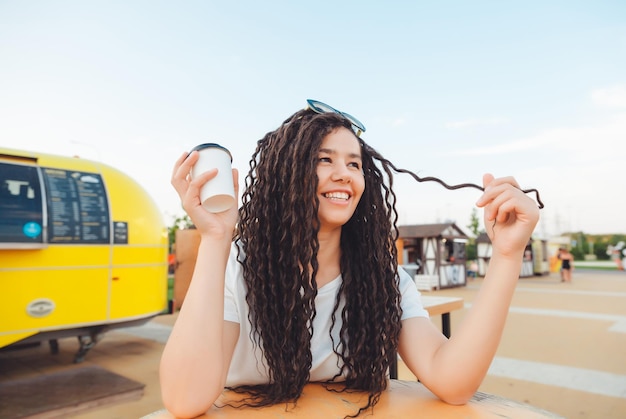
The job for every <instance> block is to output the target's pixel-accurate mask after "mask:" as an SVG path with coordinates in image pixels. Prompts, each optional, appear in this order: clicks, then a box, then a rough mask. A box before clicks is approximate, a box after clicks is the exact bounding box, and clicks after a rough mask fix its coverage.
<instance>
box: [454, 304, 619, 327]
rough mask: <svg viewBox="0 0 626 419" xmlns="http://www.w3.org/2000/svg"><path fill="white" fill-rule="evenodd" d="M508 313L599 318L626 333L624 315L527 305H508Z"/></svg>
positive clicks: (584, 318) (466, 306) (586, 318)
mask: <svg viewBox="0 0 626 419" xmlns="http://www.w3.org/2000/svg"><path fill="white" fill-rule="evenodd" d="M463 306H464V307H465V308H470V307H471V306H472V304H471V303H465V304H464V305H463ZM509 313H520V314H530V315H536V316H552V317H564V318H569V319H583V320H599V321H605V322H612V323H614V324H613V325H612V326H611V327H610V328H609V329H608V330H609V331H611V332H621V333H626V316H620V315H618V314H604V313H587V312H584V311H574V310H556V309H549V308H529V307H509Z"/></svg>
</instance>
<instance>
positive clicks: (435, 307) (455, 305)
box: [422, 295, 464, 316]
mask: <svg viewBox="0 0 626 419" xmlns="http://www.w3.org/2000/svg"><path fill="white" fill-rule="evenodd" d="M422 304H424V308H425V309H426V310H427V311H428V314H430V315H431V316H436V315H438V314H443V313H449V312H451V311H453V310H460V309H462V308H463V306H464V303H463V298H461V297H442V296H438V295H437V296H431V295H422Z"/></svg>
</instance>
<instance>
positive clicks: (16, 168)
mask: <svg viewBox="0 0 626 419" xmlns="http://www.w3.org/2000/svg"><path fill="white" fill-rule="evenodd" d="M43 240H44V239H43V211H42V194H41V184H40V182H39V176H38V174H37V168H36V167H34V166H26V165H19V164H9V163H0V244H6V243H18V244H24V243H35V244H41V243H43ZM3 247H5V246H3Z"/></svg>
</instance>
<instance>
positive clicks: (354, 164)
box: [348, 162, 361, 169]
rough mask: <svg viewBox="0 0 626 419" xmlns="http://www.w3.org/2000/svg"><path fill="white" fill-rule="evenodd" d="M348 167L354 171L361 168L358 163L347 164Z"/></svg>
mask: <svg viewBox="0 0 626 419" xmlns="http://www.w3.org/2000/svg"><path fill="white" fill-rule="evenodd" d="M348 166H350V167H354V168H355V169H360V168H361V165H360V164H359V163H357V162H352V163H349V164H348Z"/></svg>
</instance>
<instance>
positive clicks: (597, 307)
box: [0, 269, 626, 419]
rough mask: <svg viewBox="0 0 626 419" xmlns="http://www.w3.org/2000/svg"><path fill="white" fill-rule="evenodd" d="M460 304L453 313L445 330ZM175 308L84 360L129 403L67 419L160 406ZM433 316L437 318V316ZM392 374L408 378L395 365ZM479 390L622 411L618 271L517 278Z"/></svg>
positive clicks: (578, 417) (125, 416) (64, 346)
mask: <svg viewBox="0 0 626 419" xmlns="http://www.w3.org/2000/svg"><path fill="white" fill-rule="evenodd" d="M480 282H481V280H480V279H477V280H474V281H471V282H470V283H469V284H468V286H467V287H463V288H454V289H448V290H442V291H433V292H430V293H427V294H430V295H451V296H462V297H464V299H465V302H466V309H467V307H469V306H471V304H472V301H473V299H474V296H475V294H476V292H477V291H478V289H479V286H480ZM464 311H465V310H460V311H456V312H454V313H452V316H451V318H452V333H453V334H454V330H455V327H458V325H459V324H460V322H461V321H462V320H463V316H464ZM175 318H176V316H160V317H159V318H157V319H155V320H153V321H152V322H150V323H148V324H147V325H145V326H142V327H139V328H132V329H122V330H118V331H114V332H110V333H108V334H107V335H106V336H105V337H104V339H103V340H102V341H101V342H99V343H98V344H97V345H96V346H95V347H94V348H93V349H92V350H91V351H90V352H89V353H88V354H87V357H86V359H85V361H84V363H85V364H92V365H99V366H102V367H104V368H107V369H108V370H110V371H113V372H116V373H118V374H121V375H123V376H125V377H128V378H131V379H134V380H137V381H140V382H142V383H145V384H146V387H145V393H144V396H143V397H142V398H141V399H140V400H137V401H132V402H127V403H122V404H113V405H108V406H105V407H102V408H99V409H96V410H93V411H90V412H88V413H83V414H80V415H78V416H75V418H79V419H116V418H120V419H129V418H131V419H133V418H134V419H136V418H139V417H141V416H143V415H145V414H147V413H150V412H152V411H154V410H157V409H159V408H160V407H161V402H160V395H159V391H160V389H159V382H158V363H159V357H160V353H161V350H162V348H163V344H164V342H165V339H167V336H168V334H169V328H170V327H171V325H172V324H173V322H174V321H175ZM433 321H434V322H435V323H437V324H439V322H440V319H439V318H438V317H435V318H433ZM77 348H78V344H77V343H76V340H75V339H74V338H71V339H63V340H61V341H60V353H59V354H58V355H50V354H49V353H48V349H47V347H46V346H41V347H35V348H30V349H24V350H20V351H13V352H5V353H0V381H5V380H11V379H14V378H18V377H24V376H28V375H31V374H40V373H43V372H52V371H56V370H60V369H64V368H69V367H72V366H73V365H72V359H73V356H74V353H75V352H76V350H77ZM399 375H400V378H401V379H412V378H414V377H413V376H412V375H411V373H410V372H409V371H408V370H407V369H406V368H405V367H404V366H403V365H400V366H399ZM480 390H481V391H484V392H488V393H493V394H498V395H501V396H504V397H508V398H511V399H514V400H518V401H522V402H526V403H530V404H532V405H534V406H537V407H540V408H543V409H547V410H550V411H552V412H554V413H557V414H560V415H562V416H564V417H566V418H570V419H583V418H584V419H586V418H593V419H595V418H602V419H604V418H626V273H624V272H617V271H609V272H607V271H591V270H582V269H579V270H577V271H575V272H574V281H573V283H572V284H565V283H561V282H560V280H559V278H558V276H557V275H556V274H552V275H551V276H545V277H536V278H525V279H520V282H519V285H518V290H517V292H516V295H515V298H514V301H513V304H512V306H511V310H510V314H509V317H508V320H507V326H506V330H505V333H504V337H503V340H502V342H501V344H500V347H499V350H498V353H497V356H496V359H495V360H494V362H493V363H492V366H491V369H490V370H489V375H488V376H487V378H486V379H485V381H484V382H483V385H482V386H481V388H480Z"/></svg>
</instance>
